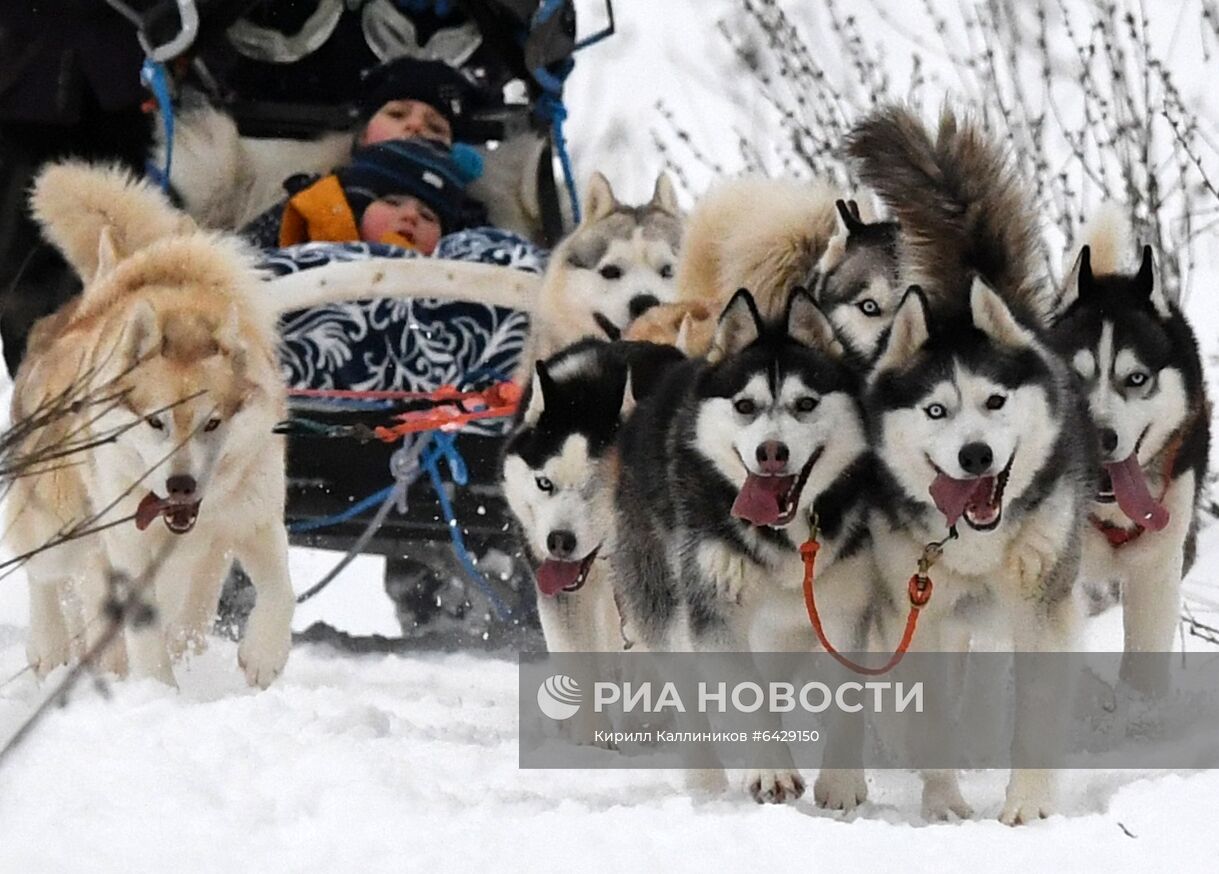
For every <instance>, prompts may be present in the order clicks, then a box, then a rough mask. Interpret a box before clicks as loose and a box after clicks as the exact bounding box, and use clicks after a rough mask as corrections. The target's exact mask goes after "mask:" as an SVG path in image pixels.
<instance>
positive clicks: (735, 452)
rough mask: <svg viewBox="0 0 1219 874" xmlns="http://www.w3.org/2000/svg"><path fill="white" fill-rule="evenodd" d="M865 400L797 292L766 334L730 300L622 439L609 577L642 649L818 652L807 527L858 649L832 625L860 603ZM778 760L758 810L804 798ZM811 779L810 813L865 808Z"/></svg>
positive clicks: (866, 578)
mask: <svg viewBox="0 0 1219 874" xmlns="http://www.w3.org/2000/svg"><path fill="white" fill-rule="evenodd" d="M861 386H862V375H861V368H860V366H859V364H858V362H857V360H856V359H855V358H854V357H853V356H851V355H850V354H849V352H848V351H847V350H846V349H844V347H843V346H842V344H841V343H840V342H839V340H838V338H837V337H836V335H835V333H834V330H833V327H832V325H831V324H830V321H829V320H828V319H827V318H826V316H825V314H824V313H822V312H821V310H820V309H819V308H818V307H817V305H816V304H815V303H814V302H813V300H812V298H811V297H809V296H808V295H807V294H806V293H805V292H803V291H797V292H796V293H795V294H793V295H792V296H791V299H790V302H789V303H788V305H787V311H786V313H785V314H784V315H782V316H781V317H780V318H779V319H776V320H773V321H769V320H764V319H763V318H762V316H761V315H760V313H759V311H758V308H757V306H756V305H755V303H754V299H753V297H752V295H750V293H749V292H748V291H745V290H743V289H742V290H741V291H738V292H737V293H736V295H735V296H734V297H733V298H732V300H731V302H730V303H729V304H728V306H727V308H726V309H725V310H724V312H723V314H722V315H721V316H720V319H719V323H718V326H717V329H716V332H715V337H714V340H713V342H712V346H711V350H710V352H709V353H708V356H707V358H706V360H701V359H691V360H689V361H686V362H684V363H681V364H679V365H677V366H676V367H673V368H671V369H670V370H669V371H668V372H667V373H666V374H665V377H664V379H663V380H662V381H661V383H660V384H659V385H658V386H657V387H656V389H655V391H654V392H653V394H652V396H651V397H650V398H648V399H647V400H644V401H640V403H639V406H638V408H637V409H636V412H635V414H634V415H633V416H632V417H631V418H630V419H629V420H628V421H627V423H626V425H625V426H624V428H623V431H622V434H621V436H620V438H619V444H618V445H619V455H620V464H619V480H618V492H617V495H616V500H615V504H616V508H617V528H618V540H617V548H616V549H615V550H614V552H613V558H612V564H613V569H614V579H615V583H616V585H617V586H618V588H619V592H620V595H621V597H622V607H623V611H624V613H625V614H626V618H627V621H628V624H629V625H630V626H631V627H632V629H634V631H635V632H636V634H638V635H639V637H640V638H641V639H642V640H643V642H644V643H645V644H646V645H647V646H648V648H649V649H650V650H660V651H665V650H668V651H679V652H688V651H693V652H709V651H719V652H736V653H746V652H754V651H761V652H774V651H789V650H794V651H802V652H807V651H809V650H811V649H812V648H814V647H815V646H816V642H815V638H814V637H813V633H812V630H811V628H810V627H809V624H808V619H807V617H806V615H805V610H804V605H803V603H802V593H801V583H802V580H803V565H802V562H801V558H800V552H799V546H800V544H801V543H803V542H804V541H805V540H807V539H808V537H809V533H810V527H811V525H810V523H811V520H812V515H813V513H816V515H817V518H818V520H819V524H820V542H821V550H820V554H819V558H818V565H817V570H818V577H817V579H818V590H819V592H821V593H822V595H823V599H822V604H821V606H822V608H823V611H824V612H825V613H826V614H827V616H826V618H827V620H828V621H829V622H830V623H831V625H832V627H834V628H835V634H837V635H838V636H837V638H836V639H838V640H844V641H848V642H852V640H853V638H852V636H851V635H852V634H853V633H854V634H855V635H856V638H855V639H854V641H853V643H854V645H855V646H856V647H858V646H859V645H861V644H862V641H863V639H862V635H861V634H859V627H858V626H854V625H853V626H851V627H848V628H842V627H840V622H839V616H840V615H849V616H851V617H852V618H854V617H857V616H861V615H862V612H863V610H864V608H865V605H866V603H867V599H868V595H869V594H870V591H871V590H870V585H871V568H872V564H871V552H870V550H869V548H868V532H867V525H866V511H865V505H864V502H865V500H866V496H867V494H868V492H869V489H868V488H867V486H866V480H867V477H868V471H869V464H868V462H867V460H866V458H867V444H866V441H865V437H864V426H863V418H862V413H861V410H860V407H859V400H858V398H859V392H860V389H861ZM848 603H849V607H848V606H846V605H847V604H848ZM848 645H849V644H848ZM759 727H760V728H761V727H768V726H759ZM775 756H776V758H775V760H774V761H773V762H769V763H767V764H769V765H770V767H767V768H763V769H758V770H753V771H750V772H747V773H746V775H745V784H746V788H747V789H748V791H749V792H750V794H751V795H752V796H753V797H754V798H755V799H756V800H757V801H759V802H783V801H787V800H793V799H795V798H798V797H800V795H801V794H802V793H803V792H804V781H803V778H802V777H801V776H800V774H799V772H798V771H797V770H796V769H795V768H794V767H793V766H792V764H791V759H790V755H789V754H788V753H787V751H786V749H784V750H783V751H782V752H776V753H775ZM848 776H853V775H848ZM822 777H823V779H819V780H818V783H817V786H816V787H815V788H814V792H815V794H816V795H817V797H818V800H819V801H822V803H830V804H833V802H832V800H830V799H831V798H838V797H839V796H845V795H846V794H850V796H851V802H850V803H851V806H854V805H855V804H856V803H858V800H861V798H862V794H863V787H862V784H859V783H853V784H851V785H850V786H845V787H841V786H838V785H836V784H835V782H834V774H833V773H830V772H826V773H823V775H822ZM837 806H843V805H842V803H841V802H839V803H838V804H837Z"/></svg>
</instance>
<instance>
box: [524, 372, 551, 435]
mask: <svg viewBox="0 0 1219 874" xmlns="http://www.w3.org/2000/svg"><path fill="white" fill-rule="evenodd" d="M551 385H553V383H552V382H551V379H550V371H548V370H547V369H546V362H545V361H539V362H538V363H537V364H535V365H534V368H533V384H532V385H531V386H530V388H529V406H528V407H526V408H525V418H524V423H525V424H526V425H528V426H530V427H532V426H534V425H536V424H537V423H538V420H539V419H541V418H542V413H543V412H544V411H545V409H546V391H547V389H549V388H550V386H551Z"/></svg>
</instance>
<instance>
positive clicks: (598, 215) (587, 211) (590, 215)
mask: <svg viewBox="0 0 1219 874" xmlns="http://www.w3.org/2000/svg"><path fill="white" fill-rule="evenodd" d="M617 208H618V198H616V197H614V189H613V188H611V187H610V184H609V180H608V179H606V178H605V177H604V176H603V175H602V174H601V173H598V172H595V171H594V173H593V175H592V178H591V179H589V180H588V190H587V191H585V192H584V221H586V222H595V221H597V220H598V219H603V218H605V217H606V216H607V215H609V214H610V213H611V212H613V211H614V210H615V209H617Z"/></svg>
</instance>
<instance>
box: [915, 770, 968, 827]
mask: <svg viewBox="0 0 1219 874" xmlns="http://www.w3.org/2000/svg"><path fill="white" fill-rule="evenodd" d="M922 810H923V819H925V820H926V821H927V822H944V821H946V820H949V819H951V818H953V817H956V818H957V819H969V818H970V817H971V816H973V813H974V812H973V808H972V807H970V806H969V805H968V804H966V803H965V799H964V798H963V797H962V796H961V787H960V786H958V785H957V781H956V780H955V779H952V780H926V781H925V782H924V783H923V807H922Z"/></svg>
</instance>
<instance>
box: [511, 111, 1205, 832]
mask: <svg viewBox="0 0 1219 874" xmlns="http://www.w3.org/2000/svg"><path fill="white" fill-rule="evenodd" d="M846 145H847V149H848V151H849V154H850V156H851V158H852V160H853V161H854V164H855V169H856V171H857V173H858V177H859V178H860V179H861V180H862V182H863V183H864V184H865V185H866V186H868V187H869V188H871V189H872V190H873V191H875V192H876V194H877V195H878V196H879V199H880V200H881V201H882V203H883V205H884V207H885V210H886V213H887V216H888V217H889V218H888V219H887V220H885V221H878V220H876V219H875V218H874V217H871V216H866V217H865V216H863V215H861V211H860V209H859V206H858V205H857V204H856V203H855V202H854V201H849V200H844V199H842V196H841V195H840V194H838V193H836V192H834V191H832V190H830V189H829V188H827V187H822V186H808V185H797V184H796V183H791V182H788V183H777V182H772V181H763V180H741V181H738V182H734V183H729V184H727V185H725V186H723V187H721V188H720V189H719V190H718V191H716V192H713V193H712V194H710V195H708V196H707V198H706V199H705V200H704V201H703V202H702V203H701V204H699V206H698V207H697V208H696V209H695V211H694V213H693V215H692V216H691V217H690V219H689V222H688V223H687V226H686V230H685V237H684V240H683V242H682V250H681V251H682V254H681V261H680V265H679V267H678V269H677V272H676V288H675V289H673V291H672V293H671V298H672V300H673V302H672V303H666V302H665V299H663V298H661V305H660V306H657V307H654V308H652V309H650V310H649V311H647V312H646V313H645V314H643V315H642V316H641V317H640V318H639V319H638V320H637V321H636V322H635V323H634V324H633V325H632V326H631V328H630V330H629V331H628V334H627V336H628V337H636V336H637V337H644V338H649V339H660V340H668V341H669V342H671V343H673V344H674V345H675V346H677V347H678V349H680V350H681V351H680V352H679V351H676V350H675V349H673V348H669V347H666V346H658V345H653V344H652V343H647V342H638V341H632V340H625V341H617V340H614V339H613V335H612V334H611V332H608V331H607V332H605V333H606V334H611V337H610V338H609V339H607V338H605V337H604V336H603V338H602V339H584V340H581V341H580V342H577V343H575V344H574V345H570V346H568V347H567V348H564V349H561V350H560V351H558V352H557V353H556V354H554V355H552V356H550V357H549V358H544V359H541V360H539V361H537V363H536V366H535V368H534V372H533V373H532V375H531V378H530V387H529V389H528V390H527V391H526V394H525V397H524V399H523V401H522V404H521V411H520V413H519V416H518V421H517V423H516V425H515V428H514V430H513V432H512V434H511V436H510V437H509V440H508V443H507V447H506V451H505V458H504V465H503V486H504V491H505V494H506V497H507V499H508V502H509V505H510V507H511V509H512V511H513V513H514V514H515V516H516V517H517V519H518V520H519V522H520V530H521V534H522V537H523V540H524V543H525V546H526V548H527V551H528V554H529V555H530V556H531V557H532V559H533V561H534V566H535V568H536V579H537V588H538V606H539V613H540V616H541V619H542V626H543V629H544V631H545V634H546V640H547V644H548V646H549V648H550V649H551V650H552V651H614V650H620V649H622V647H623V645H624V639H626V640H629V641H630V642H631V643H632V644H634V645H640V646H643V647H645V648H647V649H650V650H662V651H682V652H685V651H694V652H711V651H735V652H745V651H750V650H751V649H752V650H753V651H788V650H797V651H809V650H812V649H814V648H816V647H817V646H818V644H817V641H816V638H815V637H814V635H813V632H812V629H811V628H810V626H809V622H808V618H807V616H806V613H805V609H804V604H803V603H802V591H801V583H802V579H803V565H802V560H801V555H800V550H799V547H800V545H801V544H802V543H803V542H805V540H806V539H808V537H809V534H810V530H811V528H812V525H813V520H814V518H815V519H816V524H817V525H818V528H819V537H818V539H819V542H820V550H819V553H818V558H817V592H818V601H819V607H820V610H821V613H822V616H823V618H824V619H825V621H826V625H827V626H829V627H830V628H831V631H830V632H829V634H830V638H831V639H832V640H833V641H834V642H835V644H836V645H837V646H838V647H839V648H842V649H853V650H855V651H867V650H871V651H874V652H883V653H885V654H888V653H892V652H894V650H895V648H896V647H897V646H898V640H899V637H900V636H901V634H902V631H903V628H904V625H905V618H906V612H907V610H908V608H909V601H908V597H907V591H906V587H907V581H908V580H909V578H910V575H911V573H912V571H913V570H914V568H915V567H916V563H917V561H918V559H919V557H920V555H921V554H922V551H923V548H924V546H925V544H927V543H929V542H931V541H938V540H941V539H943V538H944V537H945V536H946V534H947V533H948V531H949V530H950V529H952V530H954V531H955V532H956V534H957V537H956V539H955V540H953V541H951V542H950V543H948V544H947V545H946V546H945V548H944V551H943V555H942V558H941V559H940V561H939V563H938V564H937V565H936V569H935V574H934V576H935V597H934V598H933V599H932V600H931V601H930V603H928V604H927V606H925V607H924V608H923V609H922V611H921V619H920V622H919V624H918V627H917V632H916V634H915V636H914V639H913V643H912V646H911V651H926V652H956V651H965V650H968V649H969V647H970V642H971V639H976V638H978V637H979V636H981V637H982V638H983V639H986V640H990V639H993V638H994V637H995V636H996V635H999V636H1000V639H1008V640H1010V646H1011V647H1012V648H1013V649H1014V650H1015V651H1019V652H1025V651H1044V652H1068V651H1072V650H1075V649H1078V637H1077V634H1078V631H1079V628H1080V624H1081V616H1080V603H1081V602H1080V599H1079V598H1078V597H1077V592H1076V588H1077V586H1082V585H1096V584H1099V585H1102V586H1104V587H1106V588H1108V587H1110V586H1112V585H1113V584H1115V583H1116V584H1118V585H1120V591H1121V599H1122V602H1123V605H1124V615H1123V620H1124V630H1125V650H1126V657H1124V658H1123V663H1122V679H1123V681H1124V682H1125V683H1127V684H1128V685H1130V686H1131V687H1133V688H1134V689H1135V690H1137V691H1138V692H1140V693H1144V694H1151V695H1155V694H1157V693H1161V692H1163V691H1165V689H1166V687H1167V686H1168V657H1167V656H1164V657H1162V658H1159V659H1157V658H1155V657H1142V658H1135V657H1132V654H1136V653H1164V652H1167V651H1168V650H1170V649H1171V645H1172V636H1173V631H1174V628H1175V625H1176V622H1177V616H1178V610H1179V600H1180V598H1179V590H1180V583H1181V577H1182V575H1183V573H1184V571H1185V570H1186V569H1187V568H1188V566H1189V564H1190V562H1191V561H1192V558H1193V554H1194V537H1195V530H1196V521H1197V518H1196V507H1197V503H1198V497H1199V492H1200V488H1201V486H1202V483H1203V479H1204V476H1205V472H1206V460H1207V448H1208V439H1209V433H1208V429H1209V405H1208V403H1207V400H1206V395H1205V391H1204V385H1203V377H1202V368H1201V363H1200V360H1199V356H1198V351H1197V346H1196V343H1195V340H1194V337H1193V335H1192V333H1191V331H1190V328H1189V326H1188V324H1187V323H1186V321H1185V319H1184V318H1183V316H1182V314H1181V311H1180V309H1179V308H1178V307H1177V306H1176V304H1175V303H1174V302H1173V300H1172V299H1171V298H1170V297H1169V295H1168V294H1166V290H1165V289H1164V288H1163V286H1162V285H1161V283H1160V282H1159V281H1158V279H1157V277H1156V271H1155V263H1154V257H1153V254H1152V252H1151V250H1150V248H1148V247H1144V248H1143V249H1142V251H1141V252H1140V251H1138V250H1137V249H1136V247H1135V245H1134V242H1133V241H1132V240H1130V239H1129V232H1128V229H1127V226H1126V224H1125V222H1124V221H1123V220H1122V219H1121V218H1120V217H1118V216H1117V215H1116V214H1115V213H1114V212H1113V211H1112V210H1108V211H1103V212H1102V213H1101V214H1099V215H1098V216H1096V217H1094V219H1093V221H1092V222H1091V223H1090V229H1089V231H1088V234H1087V236H1088V242H1087V244H1086V245H1084V246H1083V247H1082V249H1081V250H1080V251H1079V252H1078V254H1077V256H1076V257H1075V259H1074V262H1073V264H1072V266H1071V268H1070V270H1069V273H1068V275H1067V278H1066V280H1065V282H1064V283H1063V285H1062V287H1060V288H1058V287H1051V284H1050V283H1049V282H1048V280H1047V279H1046V278H1045V277H1044V275H1043V274H1044V271H1045V265H1046V260H1045V253H1044V250H1043V248H1042V244H1041V236H1040V232H1039V228H1038V224H1039V218H1038V215H1037V213H1036V211H1035V209H1034V207H1033V205H1032V198H1031V196H1030V194H1029V191H1028V189H1027V187H1026V186H1025V185H1024V183H1023V182H1022V180H1021V179H1020V178H1019V176H1018V175H1017V174H1016V173H1015V172H1014V171H1013V169H1012V168H1011V166H1010V164H1009V162H1008V160H1007V158H1006V155H1005V154H1004V152H1003V151H1002V150H1001V149H1000V148H999V147H998V146H997V145H996V144H995V143H994V142H993V141H992V140H991V139H990V138H989V136H988V135H987V134H986V132H985V131H984V130H983V129H982V128H981V127H980V126H979V125H977V124H975V123H973V122H971V121H968V120H966V119H964V118H959V117H957V116H956V115H954V114H953V113H952V112H950V111H945V112H944V114H943V115H942V116H941V118H940V119H939V124H938V128H936V129H933V130H928V129H927V128H926V127H925V126H924V124H923V123H922V122H921V121H920V120H919V118H918V117H917V116H915V115H913V114H911V113H910V112H909V111H907V110H905V109H902V108H896V107H891V108H886V109H882V110H879V111H876V112H875V113H873V114H872V115H870V116H868V117H867V118H865V119H864V120H863V121H861V122H860V123H859V124H858V125H857V126H856V127H855V128H854V130H853V131H852V133H851V134H850V137H849V140H848V142H847V144H846ZM663 184H664V183H661V185H659V186H658V190H659V189H660V188H661V187H663ZM603 212H604V216H603V217H602V218H601V220H600V221H598V220H597V218H596V213H594V219H593V220H592V221H591V222H589V221H586V222H585V224H584V225H582V226H581V227H580V228H578V229H577V230H576V232H575V233H574V234H573V236H572V237H571V238H570V239H569V240H568V241H567V243H566V244H565V246H567V247H569V248H570V249H571V250H573V251H577V252H579V253H580V257H579V258H578V259H577V258H575V257H570V258H568V259H567V261H566V262H565V263H559V264H557V265H554V266H552V268H551V269H552V270H554V271H564V270H584V269H587V268H588V267H589V266H590V263H591V265H592V266H593V267H594V268H599V269H600V271H601V274H600V275H602V276H607V272H606V267H609V268H610V270H609V272H608V275H610V276H614V277H617V276H625V275H630V274H631V272H633V271H638V270H643V269H644V267H645V265H644V264H641V263H639V262H638V261H637V262H634V263H629V262H626V261H625V259H624V256H623V255H622V254H616V255H612V256H611V255H610V252H611V250H612V249H613V241H615V240H620V239H622V238H623V237H624V236H625V231H624V230H619V229H618V227H615V229H614V230H612V231H611V230H609V229H607V228H602V227H601V226H600V225H601V224H602V223H603V222H605V221H609V220H613V221H615V222H617V223H618V225H619V226H621V227H623V228H625V227H627V226H628V221H627V220H628V219H632V218H635V215H636V214H635V212H633V210H632V209H631V208H629V207H622V206H615V207H613V208H612V209H610V208H608V207H607V209H606V210H604V211H603ZM633 233H634V235H635V236H644V235H645V232H644V230H643V226H642V224H640V223H639V222H638V220H636V224H635V230H634V232H633ZM589 253H593V254H596V255H599V256H600V257H590V255H589ZM738 287H739V288H740V290H736V289H737V288H738ZM608 291H609V289H607V293H608ZM658 298H659V296H658ZM716 313H718V320H715V319H714V316H715V314H716ZM683 352H684V353H687V354H682V353H683ZM687 355H688V357H687ZM1064 682H1065V681H1060V680H1059V681H1055V680H1046V679H1044V678H1041V679H1036V680H1028V679H1027V678H1023V679H1022V678H1021V677H1019V676H1018V677H1017V683H1018V684H1024V686H1025V687H1018V688H1017V692H1016V694H1017V700H1023V701H1027V700H1029V699H1030V698H1032V699H1034V700H1037V699H1039V700H1041V701H1055V702H1060V703H1061V702H1063V701H1069V700H1071V694H1070V693H1071V690H1070V689H1069V688H1066V687H1065V686H1064ZM1030 685H1031V686H1032V688H1027V686H1030ZM1035 709H1036V712H1032V711H1033V710H1034V708H1029V707H1025V708H1023V710H1022V711H1021V712H1018V713H1017V716H1016V725H1015V727H1014V731H1015V737H1014V739H1013V745H1014V747H1017V748H1019V745H1022V744H1023V745H1024V747H1023V748H1028V744H1030V743H1034V742H1036V740H1035V738H1036V737H1042V738H1044V737H1046V736H1047V735H1046V732H1047V731H1048V732H1053V731H1054V730H1055V726H1056V723H1055V720H1056V719H1059V718H1060V717H1061V716H1062V714H1060V713H1054V712H1047V711H1051V710H1054V709H1055V708H1054V707H1052V706H1051V707H1038V708H1035ZM1059 709H1062V708H1059ZM1051 736H1052V735H1051ZM923 776H924V790H923V810H924V814H925V815H926V816H927V817H928V818H944V817H947V816H949V815H950V814H952V815H956V816H960V817H965V816H969V815H970V808H969V806H968V804H967V803H966V802H965V800H964V799H963V798H962V795H961V792H960V788H959V786H958V781H957V774H956V772H955V771H927V772H924V775H923ZM746 786H747V788H748V790H749V791H750V792H751V793H752V795H753V797H754V798H755V799H756V800H758V801H784V800H787V799H791V798H795V797H799V796H800V795H801V794H802V793H803V791H804V784H803V781H802V778H801V777H800V774H799V773H798V772H797V771H796V770H795V769H794V768H788V769H779V770H764V771H755V772H749V773H747V774H746ZM866 793H867V784H866V782H865V779H864V774H863V772H862V771H858V770H842V769H836V770H826V771H823V772H822V773H821V774H820V776H819V777H818V780H817V782H816V784H815V786H814V795H815V798H816V800H817V802H818V803H819V804H822V805H824V806H827V807H831V808H838V809H847V810H849V809H852V808H854V807H855V806H857V805H858V804H859V803H861V802H862V801H863V800H864V799H865V797H866ZM1054 795H1055V775H1054V773H1053V772H1052V771H1047V770H1029V769H1014V770H1013V772H1012V775H1011V779H1010V782H1009V784H1008V788H1007V793H1006V799H1005V803H1004V805H1003V807H1002V812H1001V814H1000V819H1001V820H1002V821H1004V822H1007V823H1020V822H1027V821H1030V820H1035V819H1038V818H1040V817H1044V816H1046V815H1048V814H1049V813H1051V812H1052V811H1053V810H1054V804H1055V801H1054Z"/></svg>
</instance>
